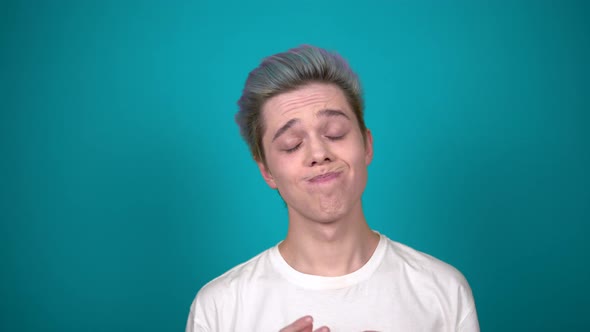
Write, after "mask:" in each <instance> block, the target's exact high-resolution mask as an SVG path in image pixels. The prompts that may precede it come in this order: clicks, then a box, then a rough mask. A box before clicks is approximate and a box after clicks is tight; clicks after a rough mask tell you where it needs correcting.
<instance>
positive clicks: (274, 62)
mask: <svg viewBox="0 0 590 332" xmlns="http://www.w3.org/2000/svg"><path fill="white" fill-rule="evenodd" d="M310 83H326V84H333V85H335V86H337V87H338V88H340V89H341V90H342V92H343V93H344V96H345V97H346V100H347V101H348V103H349V105H350V107H351V109H352V110H353V112H354V114H355V117H356V120H357V122H358V125H359V127H360V131H361V133H362V134H363V139H366V136H365V132H366V126H365V122H364V119H363V107H364V105H363V98H362V91H361V85H360V82H359V79H358V77H357V75H356V74H355V73H354V72H353V71H352V69H351V68H350V66H349V65H348V63H347V62H346V61H345V60H344V59H343V58H342V57H340V56H339V55H338V54H336V53H331V52H328V51H326V50H324V49H321V48H318V47H314V46H309V45H303V46H300V47H297V48H294V49H291V50H289V51H287V52H284V53H278V54H275V55H273V56H270V57H268V58H266V59H264V60H263V61H262V63H261V64H260V66H259V67H258V68H256V69H254V70H253V71H252V72H250V74H249V75H248V79H247V80H246V85H245V87H244V91H243V93H242V97H241V98H240V100H239V101H238V105H239V111H238V113H237V114H236V122H237V123H238V125H239V126H240V133H241V134H242V137H243V138H244V140H245V141H246V142H247V143H248V146H249V148H250V151H251V153H252V156H253V157H254V159H255V160H256V161H258V162H262V163H264V164H266V157H265V154H264V147H263V144H262V136H263V134H264V132H265V129H266V127H265V124H264V121H263V117H262V109H263V106H264V105H265V103H266V102H267V101H268V100H269V99H270V98H272V97H274V96H277V95H279V94H282V93H286V92H290V91H293V90H296V89H298V88H301V87H303V86H305V85H308V84H310Z"/></svg>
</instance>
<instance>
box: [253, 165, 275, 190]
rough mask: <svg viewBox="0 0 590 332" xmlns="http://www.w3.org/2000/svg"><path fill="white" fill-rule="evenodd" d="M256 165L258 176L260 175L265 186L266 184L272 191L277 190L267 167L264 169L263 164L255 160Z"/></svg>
mask: <svg viewBox="0 0 590 332" xmlns="http://www.w3.org/2000/svg"><path fill="white" fill-rule="evenodd" d="M256 164H257V165H258V169H259V170H260V174H262V178H263V179H264V181H266V184H268V186H269V187H271V188H272V189H277V184H276V183H275V180H274V178H273V176H272V174H271V173H270V171H269V170H268V167H266V165H265V164H264V162H262V161H260V160H256Z"/></svg>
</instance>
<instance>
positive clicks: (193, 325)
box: [185, 290, 216, 332]
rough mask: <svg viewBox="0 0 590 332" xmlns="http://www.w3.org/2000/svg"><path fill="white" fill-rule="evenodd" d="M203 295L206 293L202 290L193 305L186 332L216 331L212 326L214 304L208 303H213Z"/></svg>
mask: <svg viewBox="0 0 590 332" xmlns="http://www.w3.org/2000/svg"><path fill="white" fill-rule="evenodd" d="M203 293H204V291H203V290H201V291H200V292H199V294H197V296H196V297H195V300H194V301H193V303H192V305H191V309H190V312H189V315H188V320H187V322H186V330H185V332H213V331H216V327H215V326H212V324H213V319H212V316H215V306H214V304H213V303H208V302H211V301H208V300H209V299H208V297H207V296H204V294H203Z"/></svg>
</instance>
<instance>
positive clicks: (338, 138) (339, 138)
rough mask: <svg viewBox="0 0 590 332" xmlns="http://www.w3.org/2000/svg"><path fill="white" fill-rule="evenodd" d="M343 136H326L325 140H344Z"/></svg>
mask: <svg viewBox="0 0 590 332" xmlns="http://www.w3.org/2000/svg"><path fill="white" fill-rule="evenodd" d="M344 136H346V134H345V135H340V136H326V138H327V139H329V140H330V141H338V140H341V139H343V138H344Z"/></svg>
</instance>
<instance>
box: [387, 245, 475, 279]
mask: <svg viewBox="0 0 590 332" xmlns="http://www.w3.org/2000/svg"><path fill="white" fill-rule="evenodd" d="M388 250H389V255H388V258H386V259H389V262H390V264H391V265H393V266H395V267H396V268H400V269H403V270H404V271H405V273H407V274H411V275H412V276H413V277H422V278H424V279H425V280H436V281H437V282H440V283H444V284H455V285H456V286H465V287H469V286H468V283H467V280H466V279H465V277H464V276H463V274H462V273H461V272H460V271H459V270H458V269H457V268H455V267H454V266H452V265H451V264H448V263H446V262H444V261H442V260H440V259H438V258H436V257H434V256H431V255H429V254H427V253H424V252H422V251H419V250H417V249H414V248H412V247H410V246H408V245H405V244H402V243H400V242H397V241H394V240H390V239H388Z"/></svg>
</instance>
